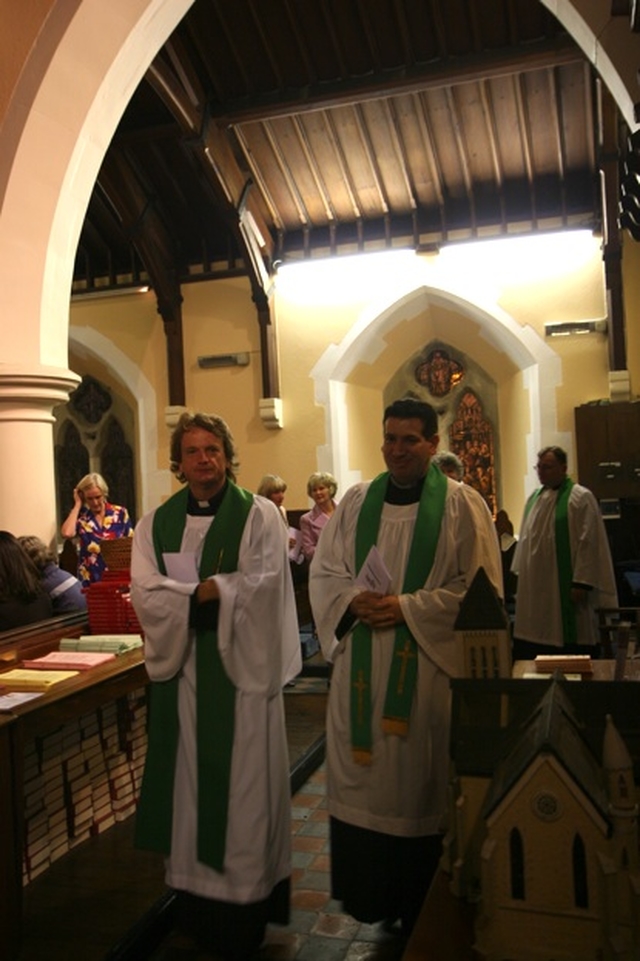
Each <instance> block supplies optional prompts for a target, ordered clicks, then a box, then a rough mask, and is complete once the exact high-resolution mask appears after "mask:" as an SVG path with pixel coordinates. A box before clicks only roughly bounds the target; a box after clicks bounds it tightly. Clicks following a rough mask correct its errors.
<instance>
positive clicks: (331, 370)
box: [312, 286, 572, 496]
mask: <svg viewBox="0 0 640 961" xmlns="http://www.w3.org/2000/svg"><path fill="white" fill-rule="evenodd" d="M433 307H442V308H444V309H447V310H451V309H453V310H455V312H456V313H457V315H459V316H460V317H461V318H463V319H466V320H467V321H468V323H469V324H471V325H473V326H475V327H478V328H479V329H480V332H481V337H482V339H483V341H485V342H486V343H487V344H488V345H489V346H490V348H491V350H492V351H493V352H495V355H496V363H498V358H503V357H506V358H508V360H509V361H510V363H511V364H512V365H513V368H514V369H516V370H519V371H520V372H521V373H522V377H523V384H524V387H525V388H526V390H527V397H528V406H529V423H530V431H529V434H528V435H527V439H526V445H527V461H528V463H529V464H531V465H532V464H533V463H534V461H535V452H536V451H537V450H538V449H539V447H540V446H541V443H542V438H545V442H546V443H557V444H560V445H561V446H563V447H565V448H569V449H570V448H571V446H572V438H571V437H570V436H568V435H567V434H562V433H560V432H559V431H558V428H557V416H556V398H555V389H554V388H555V387H557V386H558V385H559V383H560V377H561V369H560V361H559V358H558V356H557V354H556V353H555V352H554V351H552V350H551V348H550V347H549V346H548V345H547V344H546V343H545V342H544V341H543V340H542V338H541V337H539V335H538V334H537V333H536V332H535V331H534V330H533V329H532V328H530V327H524V328H523V327H521V326H520V325H519V324H518V323H517V322H516V321H515V320H514V319H513V318H512V317H511V316H510V315H508V314H507V313H505V312H504V311H501V310H500V309H499V308H494V309H493V310H490V309H485V308H482V307H480V306H478V305H477V304H474V303H471V302H469V301H466V300H464V299H463V298H462V297H460V296H458V295H457V294H454V293H452V292H450V291H445V290H441V289H437V288H434V287H428V286H418V287H416V288H414V289H413V290H411V291H409V292H408V293H406V294H405V295H403V296H401V297H399V298H397V299H396V300H394V301H393V302H391V303H388V304H386V305H383V304H377V305H374V306H373V307H371V308H369V309H368V310H367V311H366V312H364V313H363V314H362V316H361V317H360V318H359V320H358V321H357V323H355V324H354V325H353V327H352V328H351V329H350V331H349V332H348V334H347V335H346V336H345V337H344V338H343V340H342V342H341V343H340V344H339V345H332V346H331V347H329V348H328V349H327V350H326V351H325V353H324V355H323V356H322V357H321V359H320V360H319V362H318V364H317V365H316V367H315V368H314V370H313V371H312V377H313V379H314V382H315V396H316V400H317V402H318V403H319V404H321V405H322V406H324V408H325V412H326V414H325V418H326V428H325V429H326V438H327V443H326V444H325V446H324V447H323V448H322V449H321V450H320V451H319V452H318V462H319V465H320V468H321V469H323V470H328V471H330V472H331V473H333V474H334V476H335V477H336V479H337V480H338V484H339V488H340V490H346V489H347V487H349V486H351V484H354V483H357V482H358V481H359V480H361V479H362V477H361V472H360V470H358V469H353V468H352V467H351V465H350V463H349V450H350V437H349V429H350V417H349V410H348V407H347V402H346V395H347V389H346V386H347V384H348V382H349V380H350V378H352V377H353V375H354V371H356V369H357V368H358V366H359V365H361V364H366V365H371V364H374V363H375V362H376V360H377V359H378V358H380V357H381V356H382V355H383V354H384V352H385V351H386V350H387V349H388V337H389V334H390V333H391V332H392V331H393V330H394V328H396V327H397V326H399V325H400V324H404V323H406V319H407V316H417V315H419V314H420V313H428V312H429V310H430V309H431V308H433ZM443 336H444V335H443ZM447 339H448V341H449V342H451V334H450V332H447ZM416 346H418V345H417V344H416ZM543 387H544V389H543ZM548 437H553V438H554V440H553V441H547V440H546V438H548ZM535 483H536V478H535V473H534V471H533V468H532V467H531V468H529V469H528V471H527V474H526V475H525V477H523V480H522V494H523V496H524V492H525V491H527V490H531V489H532V487H534V486H535Z"/></svg>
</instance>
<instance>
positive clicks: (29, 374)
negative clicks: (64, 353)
mask: <svg viewBox="0 0 640 961" xmlns="http://www.w3.org/2000/svg"><path fill="white" fill-rule="evenodd" d="M79 382H80V378H79V377H78V376H77V375H76V374H74V373H72V372H71V371H70V370H63V369H61V368H56V367H41V368H40V369H39V370H37V371H33V370H29V369H27V368H24V369H22V368H19V367H16V366H11V367H9V366H8V365H3V364H0V458H1V464H2V467H1V468H0V529H2V530H8V531H11V533H12V534H15V535H16V536H20V535H21V534H36V535H37V536H38V537H41V538H42V540H43V541H44V542H45V543H46V544H48V543H49V542H50V541H51V540H52V538H53V537H54V535H55V532H56V526H57V518H56V496H55V476H54V458H53V429H52V425H53V423H54V420H55V418H54V416H53V408H54V407H56V406H57V405H58V404H64V403H66V401H67V400H68V398H69V394H70V392H71V391H72V390H74V389H75V388H76V387H77V386H78V383H79Z"/></svg>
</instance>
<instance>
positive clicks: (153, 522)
mask: <svg viewBox="0 0 640 961" xmlns="http://www.w3.org/2000/svg"><path fill="white" fill-rule="evenodd" d="M171 461H172V464H171V467H172V470H173V471H174V472H175V473H176V474H177V476H178V478H179V479H180V480H182V481H186V486H185V487H184V488H183V489H182V490H180V491H179V492H178V493H177V494H174V495H173V497H172V498H170V499H169V500H168V501H167V502H166V503H165V504H163V505H162V506H161V507H159V508H158V509H157V510H155V511H152V512H151V513H150V514H148V515H146V516H145V517H144V518H143V519H142V520H141V521H140V523H139V524H138V526H137V528H136V530H135V535H134V544H133V556H132V570H131V573H132V600H133V604H134V607H135V610H136V613H137V615H138V618H139V619H140V622H141V625H142V629H143V631H144V636H145V661H146V666H147V671H148V674H149V677H150V679H151V681H152V684H151V685H150V688H151V694H150V697H151V701H150V712H149V716H150V728H149V749H148V754H147V761H146V765H145V775H144V781H143V786H142V792H141V799H140V806H139V810H138V820H137V827H136V831H137V843H138V844H139V845H140V846H142V847H149V848H152V849H155V850H160V851H162V852H163V853H164V854H165V855H166V881H167V884H168V885H169V886H170V887H171V888H173V889H175V890H176V891H177V892H178V903H179V910H180V914H179V921H180V924H181V926H182V927H186V928H188V929H189V932H188V933H189V934H191V935H192V936H193V937H194V938H195V939H196V940H197V941H198V943H199V944H200V945H201V946H202V947H204V948H205V949H206V950H210V951H214V952H217V954H219V955H222V957H225V958H230V959H233V961H242V959H243V958H248V957H250V956H251V954H252V953H253V952H254V951H255V950H256V949H257V948H258V947H259V945H260V942H261V940H262V936H263V934H264V929H265V926H266V923H267V921H269V920H275V921H280V922H286V921H287V919H288V894H289V875H290V870H291V865H290V794H289V760H288V751H287V741H286V732H285V724H284V706H283V700H282V687H283V685H285V684H286V683H287V682H288V681H289V680H290V679H291V678H293V677H294V676H295V675H296V674H297V673H298V672H299V670H300V667H301V657H300V637H299V632H298V624H297V616H296V609H295V602H294V595H293V588H292V585H291V577H290V571H289V562H288V557H287V536H286V535H287V532H286V529H285V528H284V525H283V524H282V520H281V518H280V515H279V513H278V511H277V509H276V507H275V506H274V505H273V504H272V503H271V502H270V501H268V500H266V499H265V498H262V497H258V496H254V495H252V494H250V493H249V492H248V491H244V490H243V489H242V488H239V487H237V485H236V484H235V450H234V445H233V438H232V436H231V434H230V432H229V429H228V427H227V425H226V424H225V423H224V421H223V420H221V419H220V418H218V417H215V416H213V415H208V414H184V415H183V416H182V418H181V419H180V421H179V423H178V425H177V427H176V429H175V430H174V433H173V436H172V440H171Z"/></svg>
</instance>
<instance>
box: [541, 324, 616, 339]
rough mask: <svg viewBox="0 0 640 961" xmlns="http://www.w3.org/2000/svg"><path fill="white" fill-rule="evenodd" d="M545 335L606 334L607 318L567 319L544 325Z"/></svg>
mask: <svg viewBox="0 0 640 961" xmlns="http://www.w3.org/2000/svg"><path fill="white" fill-rule="evenodd" d="M544 333H545V337H568V336H569V335H570V334H606V333H607V321H606V320H567V321H560V322H558V323H550V324H545V325H544Z"/></svg>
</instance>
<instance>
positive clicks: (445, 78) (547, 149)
mask: <svg viewBox="0 0 640 961" xmlns="http://www.w3.org/2000/svg"><path fill="white" fill-rule="evenodd" d="M595 118H596V109H595V78H594V75H593V72H592V69H591V67H590V65H589V63H588V62H587V60H586V59H585V57H584V55H583V54H582V52H581V51H580V50H579V48H578V47H577V45H576V44H575V43H574V42H573V40H572V39H571V38H570V37H569V35H568V34H567V33H566V32H565V31H564V30H563V28H562V27H561V26H560V24H559V23H558V22H557V21H556V20H555V18H554V17H553V16H552V15H551V14H550V12H549V11H548V10H547V9H546V8H545V7H544V6H543V5H542V4H541V3H540V2H538V0H195V2H194V4H193V6H192V7H191V8H190V10H189V12H188V13H187V15H186V16H185V18H184V19H183V21H182V22H181V23H180V24H179V26H178V27H177V29H176V30H175V32H174V33H173V35H172V36H171V38H170V39H169V41H168V42H167V43H166V44H165V46H164V47H163V48H162V50H160V52H159V53H158V55H157V57H156V58H155V60H154V62H153V64H152V66H151V67H150V69H149V70H148V71H147V73H146V75H145V77H144V79H143V81H142V82H141V84H140V86H139V88H138V90H137V91H136V93H135V95H134V97H133V98H132V100H131V102H130V104H129V106H128V108H127V110H126V111H125V114H124V116H123V117H122V121H121V123H120V125H119V127H118V130H117V132H116V134H115V136H114V138H113V141H112V143H111V145H110V147H109V150H108V152H107V155H106V157H105V160H104V163H103V166H102V169H101V171H100V174H99V177H98V180H97V183H96V185H95V189H94V191H93V195H92V197H91V201H90V204H89V207H88V211H87V215H86V220H85V224H84V228H83V231H82V236H81V239H80V244H79V247H78V253H77V258H76V264H75V274H74V290H76V291H79V290H87V291H90V290H92V289H94V288H95V287H96V285H100V286H102V285H105V284H106V285H107V286H118V285H120V284H126V283H137V282H138V281H139V280H140V279H143V278H146V277H149V278H150V279H151V281H152V283H153V286H154V288H155V289H156V291H157V292H158V296H159V298H160V299H162V298H163V297H164V298H165V300H167V301H168V300H170V299H171V298H172V297H175V296H176V289H177V288H179V286H180V285H181V284H183V283H185V282H187V281H189V280H196V279H199V278H208V277H212V276H228V275H229V274H233V273H236V272H248V273H249V274H250V276H251V277H252V283H253V285H254V295H255V293H256V292H257V291H260V290H265V289H266V288H267V286H268V278H269V275H270V273H271V272H272V271H273V266H274V264H275V263H277V262H278V261H290V260H292V259H301V258H303V257H310V256H318V255H327V254H341V253H348V252H357V251H368V250H374V249H381V248H383V247H391V246H393V247H399V246H408V247H411V248H414V249H426V248H429V247H432V246H437V245H441V244H443V243H447V242H451V241H454V240H466V239H471V238H476V237H487V236H499V235H505V234H508V233H509V234H510V233H517V232H528V231H536V230H543V229H558V228H563V227H577V226H588V227H592V228H597V227H598V226H599V225H600V220H601V214H600V191H599V185H598V172H597V150H596V126H597V125H596V120H595ZM163 285H164V290H162V289H161V288H162V287H163Z"/></svg>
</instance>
